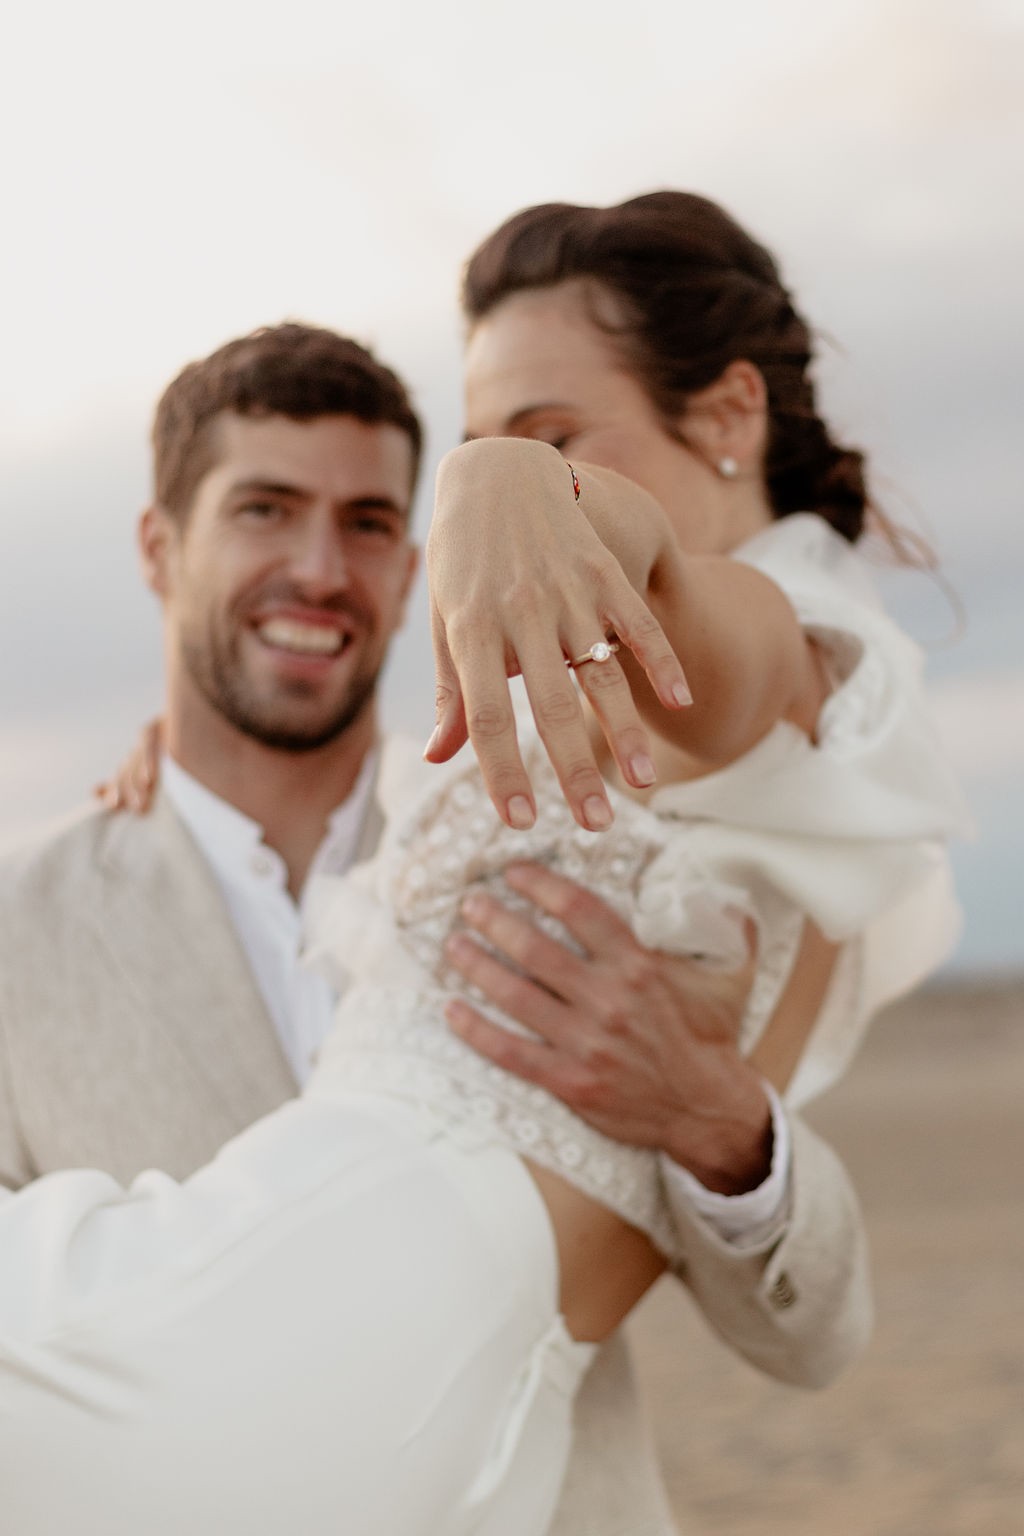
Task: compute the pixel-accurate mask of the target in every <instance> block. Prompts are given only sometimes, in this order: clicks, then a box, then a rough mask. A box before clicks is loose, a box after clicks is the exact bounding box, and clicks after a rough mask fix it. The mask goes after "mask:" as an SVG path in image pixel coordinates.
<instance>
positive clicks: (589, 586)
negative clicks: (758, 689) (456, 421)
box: [425, 438, 690, 831]
mask: <svg viewBox="0 0 1024 1536" xmlns="http://www.w3.org/2000/svg"><path fill="white" fill-rule="evenodd" d="M577 473H578V475H579V483H580V485H581V488H582V489H581V495H580V498H579V500H578V501H577V499H576V496H575V488H574V480H573V473H572V471H571V470H570V468H569V466H568V464H567V463H566V462H565V460H564V459H563V458H562V456H561V454H560V453H559V452H558V451H557V450H556V449H555V448H552V447H551V446H550V445H549V444H547V443H539V442H533V441H530V440H525V439H521V438H488V439H484V440H480V441H475V442H470V443H466V444H463V446H462V447H460V448H456V449H454V450H453V451H452V452H451V453H449V454H448V455H447V456H446V457H445V459H444V460H443V461H442V463H441V466H440V468H439V470H438V477H437V498H436V505H435V511H434V518H433V523H432V525H431V530H430V536H429V538H428V540H427V573H428V580H429V584H430V604H431V628H432V636H433V645H434V666H435V672H436V683H437V695H436V697H437V727H436V729H435V731H434V734H433V736H432V737H431V739H430V741H429V743H428V745H427V749H426V753H425V756H426V757H427V759H428V761H430V762H446V761H447V760H448V759H449V758H450V757H452V756H454V754H455V753H456V752H457V751H458V750H459V748H460V747H462V746H463V745H464V743H465V742H466V740H467V739H468V740H470V741H471V742H472V745H473V749H474V751H475V752H476V755H477V757H478V759H479V762H480V768H481V771H482V773H483V776H484V780H485V782H486V784H487V788H488V790H489V792H490V795H491V799H492V800H493V801H494V805H495V807H496V809H497V811H498V814H499V815H500V816H501V817H502V819H503V820H504V821H505V822H506V823H507V824H508V825H509V826H511V827H519V828H525V827H529V826H532V824H533V821H534V818H535V815H536V806H535V802H534V797H533V791H532V789H531V786H530V781H529V778H528V776H527V774H526V771H525V769H524V767H523V763H522V759H521V757H520V754H519V749H518V746H517V744H516V732H515V724H514V717H513V709H512V700H511V696H510V693H509V686H508V679H509V678H510V677H514V676H515V675H516V674H518V673H521V674H522V676H523V680H524V682H525V685H526V692H527V695H528V697H529V701H530V706H531V708H532V710H533V714H534V718H535V720H536V722H537V728H538V730H539V732H540V736H541V738H542V740H543V742H544V745H545V747H546V748H547V751H548V755H549V756H550V758H551V762H552V765H553V766H554V769H555V772H556V773H557V775H558V779H559V782H560V784H561V786H562V790H563V792H564V794H565V797H566V800H567V801H568V803H569V806H570V807H571V809H572V812H573V815H574V816H575V817H576V820H577V821H578V822H579V823H580V825H581V826H584V827H588V828H590V829H591V830H592V831H597V830H600V829H602V828H604V827H606V826H607V825H608V824H609V823H610V821H611V819H612V812H611V807H610V805H609V803H608V798H607V795H606V793H605V787H604V783H603V780H602V778H601V775H600V773H599V771H598V767H597V761H596V759H595V756H594V752H593V749H592V746H591V742H590V739H589V736H588V733H587V728H586V723H585V719H584V714H583V710H582V709H581V707H580V699H579V695H578V693H577V690H576V687H575V684H574V681H573V676H574V675H575V678H576V681H577V682H578V683H579V685H580V687H581V688H582V690H583V692H584V693H585V694H586V696H587V698H588V699H589V701H590V703H591V705H592V706H593V709H594V713H595V714H596V716H597V719H598V720H599V722H600V724H601V728H602V730H603V731H604V734H605V737H606V738H607V741H608V745H609V747H610V748H611V751H612V754H613V756H614V758H615V761H616V763H617V764H618V766H619V769H620V771H621V772H622V774H623V776H624V778H625V779H626V781H627V782H628V783H630V784H633V785H635V786H637V787H641V788H642V787H646V786H647V785H649V784H651V783H653V781H654V767H653V763H652V761H651V753H650V742H649V737H648V733H647V729H646V727H645V726H644V724H643V722H642V720H641V717H640V712H639V710H638V708H637V705H636V703H635V702H634V699H633V695H632V692H631V690H630V686H629V683H628V681H627V679H626V675H625V673H624V672H623V669H622V667H621V666H620V665H619V662H618V661H617V659H616V657H615V656H614V655H612V656H610V657H609V658H608V659H607V660H602V661H597V660H595V661H586V662H584V663H583V665H582V666H578V667H576V668H574V669H573V670H572V671H570V669H569V668H568V667H567V666H566V662H567V661H570V660H572V659H574V658H576V657H580V656H583V655H585V654H586V653H587V652H588V651H589V650H590V648H591V646H592V645H594V644H595V643H596V642H600V641H604V640H606V639H608V638H614V639H615V640H616V641H617V642H618V645H619V647H620V649H621V651H622V652H623V654H625V653H632V655H633V656H634V657H635V658H636V660H637V662H638V663H639V665H640V666H641V667H642V669H643V671H644V672H645V673H646V675H647V678H648V679H649V681H650V683H651V686H652V688H653V689H654V692H655V694H656V696H657V698H658V699H659V701H660V702H661V703H662V704H663V705H664V707H665V708H666V709H679V708H681V707H682V706H684V705H686V704H688V703H689V702H690V693H689V689H688V687H687V684H686V678H685V675H684V673H683V669H682V666H681V665H680V663H679V660H678V658H677V657H676V655H675V653H674V652H673V650H672V647H671V646H670V645H669V642H668V640H667V639H666V637H665V633H664V631H663V630H662V627H661V625H660V624H659V623H658V621H657V619H656V618H655V617H654V615H653V614H652V613H651V611H650V609H649V608H648V606H647V604H646V602H645V601H644V599H643V597H641V596H640V593H642V592H645V591H646V590H647V588H648V584H649V582H650V580H651V578H652V573H654V572H655V570H656V568H657V565H658V562H659V561H660V560H662V559H664V558H665V557H666V551H667V549H668V547H669V541H670V540H671V534H670V533H669V532H668V525H667V523H666V521H665V518H664V515H663V513H662V512H661V509H660V508H659V507H658V505H657V503H656V502H655V501H654V500H653V498H652V497H650V496H649V495H648V494H647V492H646V491H643V490H641V488H640V487H639V486H637V485H634V484H633V482H632V481H630V480H626V479H624V478H623V477H622V476H621V475H617V474H614V473H613V472H612V471H609V470H600V469H592V468H591V467H590V466H577Z"/></svg>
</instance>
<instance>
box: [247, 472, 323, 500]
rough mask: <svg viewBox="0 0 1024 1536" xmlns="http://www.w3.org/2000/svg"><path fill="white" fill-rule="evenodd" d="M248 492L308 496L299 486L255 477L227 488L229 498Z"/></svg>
mask: <svg viewBox="0 0 1024 1536" xmlns="http://www.w3.org/2000/svg"><path fill="white" fill-rule="evenodd" d="M250 491H262V492H263V494H264V495H269V496H306V497H308V496H309V494H310V493H309V491H304V490H303V489H302V487H301V485H290V484H289V483H288V482H287V481H286V480H264V479H262V478H260V476H256V477H255V478H254V479H252V480H235V481H234V482H233V483H232V484H231V485H229V486H228V495H229V496H238V495H243V494H247V493H249V492H250Z"/></svg>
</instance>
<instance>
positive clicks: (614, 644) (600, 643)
mask: <svg viewBox="0 0 1024 1536" xmlns="http://www.w3.org/2000/svg"><path fill="white" fill-rule="evenodd" d="M618 648H619V642H618V641H617V640H596V641H595V642H594V644H593V645H592V646H591V647H590V650H589V651H584V652H583V655H582V656H574V657H573V659H572V661H567V662H566V666H567V667H582V666H583V664H584V662H587V661H610V660H611V658H612V654H613V652H615V651H617V650H618Z"/></svg>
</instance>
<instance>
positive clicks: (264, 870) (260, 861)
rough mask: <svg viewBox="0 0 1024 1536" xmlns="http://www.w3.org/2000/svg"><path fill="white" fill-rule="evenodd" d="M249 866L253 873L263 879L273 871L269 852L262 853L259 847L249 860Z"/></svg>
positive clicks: (272, 862)
mask: <svg viewBox="0 0 1024 1536" xmlns="http://www.w3.org/2000/svg"><path fill="white" fill-rule="evenodd" d="M249 868H250V869H251V870H252V872H253V874H254V875H258V876H259V877H260V879H261V880H265V879H266V877H267V876H268V875H272V874H273V873H274V861H273V859H272V858H271V857H270V855H269V853H264V852H263V851H262V850H261V849H257V850H256V852H255V853H254V854H253V856H252V858H251V859H250V860H249Z"/></svg>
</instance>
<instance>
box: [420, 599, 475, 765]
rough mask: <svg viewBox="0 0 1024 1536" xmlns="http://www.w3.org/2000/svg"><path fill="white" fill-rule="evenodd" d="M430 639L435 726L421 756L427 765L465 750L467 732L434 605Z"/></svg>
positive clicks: (455, 672) (455, 676)
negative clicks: (432, 660)
mask: <svg viewBox="0 0 1024 1536" xmlns="http://www.w3.org/2000/svg"><path fill="white" fill-rule="evenodd" d="M430 638H431V642H432V644H433V649H434V712H435V716H436V724H435V726H434V730H433V734H432V735H431V737H430V740H429V741H428V742H427V745H426V747H425V748H424V751H423V756H424V757H425V758H426V759H427V761H428V762H429V763H446V762H448V760H449V758H452V757H454V756H455V754H456V752H458V750H459V748H460V747H463V746H465V744H466V740H467V737H468V731H467V729H466V712H465V709H464V707H463V701H462V688H461V687H460V685H459V674H458V670H457V668H456V666H455V663H454V662H453V661H452V653H451V651H450V650H449V649H448V637H447V635H446V634H445V628H444V622H443V620H442V619H441V615H440V614H439V613H438V611H437V605H436V603H434V602H433V601H432V602H431V604H430Z"/></svg>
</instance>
